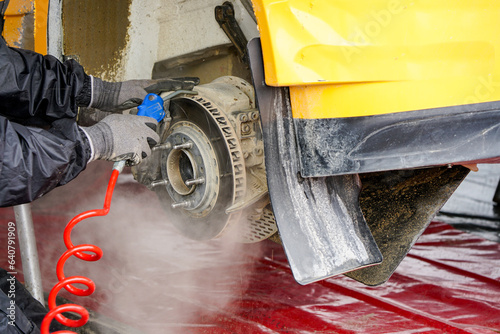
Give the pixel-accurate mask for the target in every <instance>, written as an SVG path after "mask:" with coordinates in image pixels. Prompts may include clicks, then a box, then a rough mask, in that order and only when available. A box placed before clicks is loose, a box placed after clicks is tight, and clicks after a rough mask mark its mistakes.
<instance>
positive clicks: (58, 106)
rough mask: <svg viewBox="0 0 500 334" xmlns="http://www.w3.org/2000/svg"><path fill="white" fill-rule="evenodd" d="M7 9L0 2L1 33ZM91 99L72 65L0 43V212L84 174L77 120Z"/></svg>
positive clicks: (85, 148) (85, 147)
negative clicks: (79, 109)
mask: <svg viewBox="0 0 500 334" xmlns="http://www.w3.org/2000/svg"><path fill="white" fill-rule="evenodd" d="M5 7H6V2H5V1H3V0H0V13H1V14H2V15H1V16H0V32H1V31H2V28H3V16H4V15H3V13H4V11H5ZM90 95H91V87H90V77H89V76H87V75H86V74H85V72H84V70H83V68H82V66H80V65H79V64H78V63H76V62H75V61H67V62H65V63H61V62H60V61H58V60H57V59H56V58H54V57H52V56H42V55H40V54H37V53H35V52H32V51H27V50H21V49H16V48H10V47H8V46H7V44H6V43H5V40H4V39H3V38H2V37H0V207H5V206H11V205H16V204H22V203H27V202H31V201H33V200H35V199H36V198H38V197H40V196H42V195H43V194H45V193H47V192H48V191H50V190H52V189H53V188H55V187H57V186H60V185H63V184H66V183H67V182H69V181H70V180H72V179H73V178H75V177H76V176H77V175H78V174H79V173H80V172H81V171H82V170H83V169H85V167H86V164H87V161H88V159H89V158H90V146H89V143H88V141H87V138H86V136H85V134H84V133H83V132H82V131H81V130H80V129H79V127H78V126H77V124H76V115H77V112H78V106H79V105H80V106H87V105H88V104H89V102H90Z"/></svg>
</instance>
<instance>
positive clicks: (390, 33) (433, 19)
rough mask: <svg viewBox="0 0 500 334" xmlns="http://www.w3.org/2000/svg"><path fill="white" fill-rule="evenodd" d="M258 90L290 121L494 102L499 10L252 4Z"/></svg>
mask: <svg viewBox="0 0 500 334" xmlns="http://www.w3.org/2000/svg"><path fill="white" fill-rule="evenodd" d="M254 9H255V13H256V16H257V19H258V24H259V29H260V34H261V43H262V49H263V57H264V67H265V75H266V83H267V84H268V85H270V86H290V98H291V103H292V111H293V116H294V118H304V119H318V118H340V117H355V116H369V115H378V114H387V113H396V112H403V111H412V110H420V109H429V108H439V107H448V106H456V105H464V104H473V103H481V102H489V101H496V100H500V66H499V64H500V34H498V32H497V29H496V27H497V25H498V22H500V2H496V1H487V0H479V1H474V0H465V1H451V0H441V1H430V0H413V1H410V0H385V1H382V0H357V1H347V0H337V1H332V0H311V1H299V0H289V1H283V0H254Z"/></svg>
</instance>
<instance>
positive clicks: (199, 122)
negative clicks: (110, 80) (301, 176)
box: [134, 77, 277, 242]
mask: <svg viewBox="0 0 500 334" xmlns="http://www.w3.org/2000/svg"><path fill="white" fill-rule="evenodd" d="M196 90H197V91H198V94H197V95H195V96H193V95H184V96H180V97H178V98H175V99H173V100H171V101H170V106H169V111H170V115H169V116H170V123H169V124H168V125H163V126H162V127H161V129H160V136H161V143H160V145H158V146H157V148H156V149H155V150H154V152H153V154H152V156H151V157H150V158H148V159H146V161H144V162H143V163H142V164H141V165H139V166H138V167H137V168H135V169H134V175H135V177H136V179H137V180H138V181H139V182H142V183H144V184H146V185H148V186H149V187H150V188H151V189H152V190H154V191H155V192H156V194H157V195H158V197H159V199H160V201H161V203H162V206H163V208H164V209H165V211H166V212H167V213H168V219H169V220H170V221H171V222H172V223H173V224H174V225H175V226H176V227H177V229H179V230H180V231H181V232H182V233H183V234H184V235H186V236H187V237H189V238H192V239H197V240H207V239H212V238H216V237H220V236H221V235H223V234H226V233H230V234H231V236H232V237H233V238H234V239H236V240H237V241H239V242H256V241H260V240H263V239H266V238H268V237H269V236H271V235H272V234H274V233H276V231H277V228H276V224H275V223H274V216H273V214H272V210H271V208H270V204H269V198H268V196H267V182H266V176H265V167H264V154H263V143H262V130H261V127H260V118H259V113H258V111H257V110H256V109H255V103H254V96H253V87H252V86H251V85H250V84H248V83H247V82H245V81H244V80H242V79H239V78H235V77H222V78H219V79H217V80H216V81H214V82H212V83H210V84H207V85H201V86H198V87H196Z"/></svg>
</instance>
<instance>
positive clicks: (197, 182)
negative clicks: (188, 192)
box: [185, 177, 205, 187]
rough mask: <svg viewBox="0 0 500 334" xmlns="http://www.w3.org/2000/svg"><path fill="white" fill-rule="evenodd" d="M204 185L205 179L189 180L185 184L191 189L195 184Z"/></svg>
mask: <svg viewBox="0 0 500 334" xmlns="http://www.w3.org/2000/svg"><path fill="white" fill-rule="evenodd" d="M203 183H205V178H204V177H199V178H197V179H193V180H187V181H186V182H185V184H186V186H188V187H191V186H192V185H194V184H203Z"/></svg>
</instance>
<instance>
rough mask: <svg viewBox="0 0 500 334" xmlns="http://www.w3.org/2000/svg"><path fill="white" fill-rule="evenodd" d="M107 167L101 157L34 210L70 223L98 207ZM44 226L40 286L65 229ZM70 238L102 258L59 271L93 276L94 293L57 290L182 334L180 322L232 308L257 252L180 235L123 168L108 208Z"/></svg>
mask: <svg viewBox="0 0 500 334" xmlns="http://www.w3.org/2000/svg"><path fill="white" fill-rule="evenodd" d="M111 167H112V165H111V164H109V163H106V162H95V163H92V164H90V165H89V166H88V167H87V170H85V171H84V172H83V173H82V174H81V175H80V176H79V177H78V178H77V179H76V180H74V181H73V182H72V183H70V184H68V185H66V186H63V187H61V188H58V189H56V190H54V191H53V192H51V193H50V194H48V195H46V196H45V197H43V198H41V199H40V200H37V201H36V202H35V203H34V204H33V210H34V212H37V214H42V215H50V214H51V212H52V213H53V214H54V215H55V214H58V215H61V214H63V213H64V214H67V215H68V221H69V219H71V218H72V217H73V216H74V215H76V214H78V213H80V212H82V211H86V210H90V209H96V208H101V207H102V204H103V200H104V194H105V190H106V186H107V181H108V179H109V176H110V174H111ZM49 208H51V209H49ZM49 224H50V223H49ZM47 228H50V229H51V230H52V231H53V235H52V237H51V239H50V240H47V241H46V242H44V243H43V245H42V246H41V249H40V253H41V254H44V255H45V256H44V257H43V258H41V270H42V276H43V277H44V281H43V285H44V290H45V291H49V290H50V288H51V287H52V286H53V284H55V283H56V277H55V266H56V261H57V258H58V256H60V255H61V254H62V253H63V251H64V250H65V248H64V245H63V239H62V234H63V229H64V226H50V227H47ZM72 240H73V242H74V243H75V244H81V243H92V244H96V245H98V246H99V247H101V248H102V249H103V251H104V256H103V258H102V259H101V260H99V261H98V262H84V261H80V260H78V259H76V258H73V259H70V260H69V261H68V263H67V267H66V269H65V271H66V275H67V276H71V275H84V276H87V277H89V278H91V279H92V280H94V282H95V283H96V285H97V288H96V292H95V293H94V295H92V296H90V297H75V296H73V295H69V294H64V293H63V292H61V294H60V295H61V296H62V297H65V298H68V299H70V300H72V301H74V302H76V303H78V304H81V305H83V306H85V307H88V308H90V309H91V310H94V311H97V312H98V313H99V314H102V315H104V316H107V317H111V318H113V319H115V320H117V321H119V322H122V323H125V324H128V325H130V326H133V327H135V328H139V329H140V332H143V333H169V334H170V333H181V332H182V331H183V330H184V331H185V329H186V324H192V325H188V327H191V326H193V327H197V325H196V321H197V319H203V318H204V317H210V316H211V314H212V312H214V313H215V312H217V313H220V312H221V310H225V309H226V308H230V307H231V302H232V301H236V300H238V299H239V298H240V297H241V296H242V295H244V294H245V291H246V288H247V287H248V284H249V282H250V280H251V273H252V271H253V263H254V261H255V260H256V259H257V258H259V257H260V255H261V254H260V247H261V245H260V244H258V243H257V244H238V243H234V242H231V241H229V240H225V239H223V238H222V239H219V240H213V241H208V242H199V241H193V240H189V239H186V238H184V237H183V236H181V235H180V234H179V233H178V231H176V230H175V229H174V228H173V225H172V224H171V222H169V217H167V216H166V214H165V213H164V211H163V209H162V208H161V206H160V204H159V201H158V199H157V197H156V195H155V194H154V193H153V192H151V191H149V190H148V189H147V188H146V187H144V186H141V185H140V184H138V183H137V182H136V181H135V180H133V178H132V175H131V174H129V173H127V171H125V172H124V173H123V174H122V175H120V176H119V178H118V182H117V186H116V189H115V192H114V195H113V200H112V203H111V210H110V213H109V214H108V215H107V216H106V217H96V218H92V219H88V220H86V221H84V222H82V223H81V224H79V225H78V226H77V227H76V228H75V229H74V230H73V234H72ZM64 292H65V291H64ZM181 325H182V328H181ZM199 326H200V327H203V326H206V325H199Z"/></svg>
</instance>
